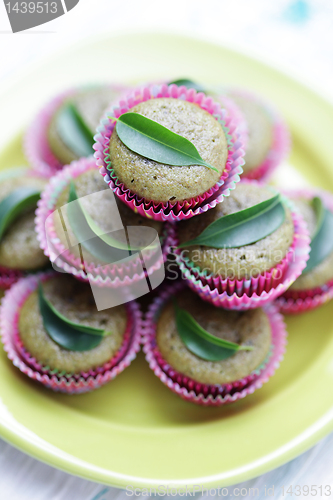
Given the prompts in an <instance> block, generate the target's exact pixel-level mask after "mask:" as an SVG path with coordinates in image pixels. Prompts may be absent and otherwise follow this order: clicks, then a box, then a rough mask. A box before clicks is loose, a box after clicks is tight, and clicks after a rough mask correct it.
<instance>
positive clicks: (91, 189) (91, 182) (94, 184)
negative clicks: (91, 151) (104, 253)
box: [54, 164, 163, 265]
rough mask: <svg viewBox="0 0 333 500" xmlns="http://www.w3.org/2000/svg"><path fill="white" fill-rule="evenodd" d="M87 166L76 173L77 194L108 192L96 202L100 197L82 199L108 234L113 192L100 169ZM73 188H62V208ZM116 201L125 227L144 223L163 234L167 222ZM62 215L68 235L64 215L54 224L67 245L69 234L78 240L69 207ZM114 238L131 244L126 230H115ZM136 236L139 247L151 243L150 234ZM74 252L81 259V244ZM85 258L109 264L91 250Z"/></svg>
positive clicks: (60, 198) (59, 201)
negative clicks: (67, 212) (148, 236)
mask: <svg viewBox="0 0 333 500" xmlns="http://www.w3.org/2000/svg"><path fill="white" fill-rule="evenodd" d="M69 168H71V167H69ZM87 168H88V169H87V170H85V171H84V172H82V173H80V174H79V175H78V176H74V178H73V182H74V185H75V189H76V193H77V196H78V198H81V197H85V196H87V195H90V194H93V193H97V192H100V191H104V192H105V196H104V197H103V196H100V197H99V199H98V201H96V199H90V200H89V199H86V200H82V203H84V208H85V210H86V211H87V213H88V214H89V215H90V216H91V217H92V219H93V220H94V222H95V223H96V224H97V225H98V226H99V228H100V229H101V230H102V231H105V232H106V233H107V232H108V231H109V228H110V217H112V214H110V196H109V194H110V192H109V189H108V186H107V185H106V183H105V182H104V181H103V178H102V177H101V175H100V174H99V172H98V170H97V169H96V168H91V166H90V164H89V165H87ZM74 170H75V166H74V167H73V171H74ZM69 189H70V187H69V185H67V186H66V187H65V188H64V189H63V190H62V191H61V193H60V194H59V196H58V198H57V202H56V205H55V209H60V208H61V207H63V206H64V205H66V204H67V203H68V195H69ZM115 200H116V203H117V207H118V210H119V214H120V218H121V221H122V223H123V226H124V227H133V226H134V227H135V226H137V227H138V228H139V227H140V226H143V227H150V228H152V229H154V230H155V231H156V232H157V234H158V235H159V236H160V237H162V232H163V223H162V222H161V221H155V220H153V219H146V218H144V217H142V216H141V215H139V214H137V213H135V212H133V210H131V209H130V208H129V207H127V206H126V205H125V203H123V202H122V201H120V200H119V199H118V198H117V197H115ZM62 215H63V221H64V222H65V225H66V228H67V234H66V233H65V232H64V231H63V230H62V220H61V219H60V218H58V217H56V218H55V219H54V224H55V232H56V234H57V235H58V236H59V239H60V243H61V244H63V245H64V246H65V247H66V245H67V237H69V240H70V241H75V235H74V233H73V230H72V228H71V225H70V222H69V220H68V217H67V214H66V210H62ZM114 238H115V239H116V240H118V241H120V242H121V243H123V244H124V245H127V239H126V233H125V232H124V231H123V230H121V231H119V232H118V231H117V232H115V234H114ZM133 239H134V240H135V243H136V244H137V245H138V246H139V247H142V246H146V244H147V242H145V239H147V237H146V238H145V233H144V232H140V231H137V232H136V233H135V237H133ZM131 242H132V240H131ZM133 243H134V242H133ZM71 253H72V255H73V256H74V257H75V258H77V259H79V258H80V251H79V248H78V246H73V247H71ZM84 257H85V262H88V263H91V262H94V263H95V264H101V265H102V264H104V265H105V262H104V263H103V262H101V261H100V260H99V259H98V258H96V256H93V255H91V254H89V252H88V251H85V255H84Z"/></svg>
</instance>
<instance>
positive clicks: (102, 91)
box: [48, 86, 120, 165]
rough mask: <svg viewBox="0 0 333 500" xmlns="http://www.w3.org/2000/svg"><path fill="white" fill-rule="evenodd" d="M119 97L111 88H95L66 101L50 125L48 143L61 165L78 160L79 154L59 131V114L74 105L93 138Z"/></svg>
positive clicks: (79, 92)
mask: <svg viewBox="0 0 333 500" xmlns="http://www.w3.org/2000/svg"><path fill="white" fill-rule="evenodd" d="M119 95H120V92H118V91H116V90H114V89H112V88H110V87H107V86H98V87H95V86H94V87H91V88H87V89H84V90H81V91H78V92H77V93H76V94H75V95H73V96H71V97H69V98H68V99H66V100H65V102H64V103H63V104H62V105H61V106H60V107H59V109H58V111H57V112H56V113H55V114H54V116H53V117H52V119H51V122H50V125H49V130H48V141H49V145H50V148H51V150H52V152H53V154H54V155H55V156H56V157H57V158H58V159H59V160H60V162H61V163H63V164H64V165H68V164H69V163H71V162H72V161H73V160H77V159H78V156H77V154H76V153H75V152H74V151H72V149H71V148H70V145H69V144H68V143H67V142H66V137H64V136H63V134H62V133H61V131H60V130H59V123H58V120H59V114H60V113H61V111H62V110H63V109H64V107H65V106H67V105H68V103H72V104H74V105H75V107H76V109H77V111H78V112H79V114H80V115H81V117H82V118H83V120H84V122H85V123H86V125H87V126H88V128H89V129H90V130H91V134H92V136H93V135H94V133H95V129H96V127H97V125H98V123H99V121H100V119H101V116H102V115H103V113H104V111H105V109H106V108H107V107H108V106H109V105H110V103H111V102H112V101H114V100H116V99H118V98H119ZM91 154H93V150H91Z"/></svg>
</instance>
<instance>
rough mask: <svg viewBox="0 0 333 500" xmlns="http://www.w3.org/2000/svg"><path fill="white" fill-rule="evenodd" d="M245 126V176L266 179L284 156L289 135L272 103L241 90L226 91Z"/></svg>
mask: <svg viewBox="0 0 333 500" xmlns="http://www.w3.org/2000/svg"><path fill="white" fill-rule="evenodd" d="M226 94H227V96H228V97H230V98H231V99H232V100H233V102H234V103H235V104H236V106H237V107H238V108H239V110H240V111H241V113H242V115H243V117H244V118H245V121H246V124H247V132H248V140H247V143H246V147H245V165H244V166H243V170H244V174H243V175H244V177H247V178H249V179H257V180H260V179H267V178H268V177H269V176H270V175H271V173H272V171H273V170H274V169H275V168H276V167H277V166H278V165H279V164H280V163H281V162H282V161H283V160H284V159H285V158H286V157H287V155H288V152H289V149H290V136H289V131H288V128H287V125H286V123H285V121H284V119H283V118H282V117H281V116H280V113H279V112H278V111H277V110H276V109H275V107H274V106H273V105H272V103H270V102H267V101H266V100H264V99H263V98H262V97H259V96H257V95H256V94H254V93H252V92H249V91H247V90H244V89H232V88H230V89H226Z"/></svg>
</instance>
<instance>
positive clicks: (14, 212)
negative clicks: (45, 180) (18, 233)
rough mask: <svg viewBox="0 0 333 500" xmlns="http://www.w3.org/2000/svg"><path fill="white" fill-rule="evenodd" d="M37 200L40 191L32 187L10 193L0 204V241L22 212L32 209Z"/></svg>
mask: <svg viewBox="0 0 333 500" xmlns="http://www.w3.org/2000/svg"><path fill="white" fill-rule="evenodd" d="M39 198H40V190H38V189H36V188H33V187H22V188H19V189H16V190H15V191H13V192H12V193H10V194H9V195H8V196H7V197H6V198H4V199H3V200H2V201H1V202H0V240H1V239H2V238H3V236H4V234H5V232H6V230H7V229H8V228H9V226H10V225H11V224H12V222H13V221H14V220H15V219H17V217H19V215H20V214H21V213H22V212H23V210H27V209H29V208H33V207H34V206H35V205H36V203H37V201H38V200H39Z"/></svg>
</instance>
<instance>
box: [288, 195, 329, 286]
mask: <svg viewBox="0 0 333 500" xmlns="http://www.w3.org/2000/svg"><path fill="white" fill-rule="evenodd" d="M311 202H312V200H311V199H306V198H296V199H293V203H294V204H295V206H296V208H297V209H298V210H299V212H300V213H301V215H302V217H303V219H304V221H305V222H306V224H307V227H308V230H309V233H310V236H311V237H313V235H314V233H315V230H316V224H317V217H316V212H315V210H314V208H313V206H312V203H311ZM332 280H333V252H332V253H330V254H329V255H328V256H327V257H326V258H325V259H324V260H323V261H322V262H320V263H319V264H318V265H317V266H315V267H314V268H313V269H311V270H310V271H309V272H304V271H303V273H302V274H301V276H300V277H299V278H297V280H296V281H295V282H294V283H293V284H292V285H291V287H290V288H289V290H288V292H292V291H302V290H311V289H314V288H317V287H322V286H323V285H325V284H326V283H328V282H330V281H332Z"/></svg>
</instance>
